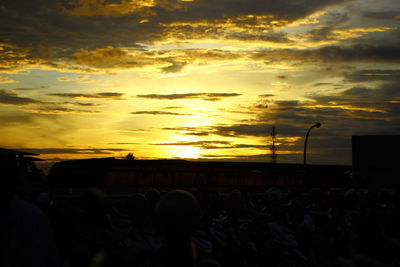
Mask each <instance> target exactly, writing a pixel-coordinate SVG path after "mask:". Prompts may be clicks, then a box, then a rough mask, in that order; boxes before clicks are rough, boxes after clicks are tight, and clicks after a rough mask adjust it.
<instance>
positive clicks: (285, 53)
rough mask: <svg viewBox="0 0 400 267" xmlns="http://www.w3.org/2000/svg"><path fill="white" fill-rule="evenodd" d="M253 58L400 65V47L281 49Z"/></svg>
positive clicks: (360, 46)
mask: <svg viewBox="0 0 400 267" xmlns="http://www.w3.org/2000/svg"><path fill="white" fill-rule="evenodd" d="M251 58H252V59H254V60H264V61H266V64H269V63H270V62H279V61H298V62H323V63H337V62H373V63H376V62H384V63H399V62H400V46H385V45H367V44H357V45H352V46H346V47H341V46H325V47H321V48H318V49H309V50H294V49H281V50H274V51H264V52H257V53H254V54H253V55H252V56H251Z"/></svg>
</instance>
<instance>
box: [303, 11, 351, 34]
mask: <svg viewBox="0 0 400 267" xmlns="http://www.w3.org/2000/svg"><path fill="white" fill-rule="evenodd" d="M348 20H349V17H348V15H347V14H346V13H329V14H328V18H326V21H324V22H322V23H321V24H319V26H318V27H317V28H314V29H312V30H311V31H309V32H308V33H307V36H308V39H309V40H311V41H321V40H325V41H326V40H334V39H335V36H334V34H332V33H333V31H334V30H336V29H337V28H339V27H340V26H342V25H343V24H344V23H346V22H347V21H348Z"/></svg>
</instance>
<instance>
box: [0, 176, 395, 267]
mask: <svg viewBox="0 0 400 267" xmlns="http://www.w3.org/2000/svg"><path fill="white" fill-rule="evenodd" d="M8 186H11V185H10V184H9V185H8ZM2 191H3V192H2V193H3V194H4V192H6V191H5V190H2ZM399 208H400V191H399V190H393V189H386V190H383V189H382V190H379V191H377V192H371V191H367V190H365V189H339V188H332V189H329V190H321V189H317V188H315V189H304V188H303V189H301V190H300V189H291V190H289V189H285V190H283V189H279V188H276V187H272V188H268V189H266V190H262V192H261V193H251V194H250V193H246V192H245V191H244V190H242V191H241V190H240V189H234V190H232V191H229V192H224V193H221V192H219V191H216V190H211V189H207V190H201V191H199V190H191V191H190V192H189V191H185V190H171V191H165V192H164V191H159V190H157V189H154V188H153V189H149V190H147V191H146V192H145V193H143V194H141V193H135V194H133V195H131V196H129V197H123V198H122V197H120V198H115V197H111V196H108V195H107V194H106V193H105V192H104V191H102V190H101V189H95V188H92V189H88V190H87V191H86V192H85V193H83V194H81V195H80V196H78V197H76V198H72V197H68V198H66V197H63V198H57V197H51V195H49V194H48V193H46V192H40V193H38V194H36V195H35V196H34V197H33V198H32V199H31V200H30V201H26V200H22V199H20V198H18V197H17V196H16V195H13V194H8V195H7V196H3V197H2V206H1V211H2V212H1V232H0V241H1V245H2V248H1V259H0V260H1V262H0V266H6V267H9V266H18V267H20V266H38V267H40V266H44V267H47V266H60V267H81V266H82V267H83V266H84V267H108V266H110V267H111V266H112V267H133V266H139V267H141V266H149V267H163V266H188V267H191V266H193V267H203V266H207V267H231V266H238V267H259V266H260V267H261V266H278V267H289V266H290V267H300V266H301V267H302V266H311V267H314V266H328V267H329V266H335V267H364V266H365V267H370V266H371V267H372V266H379V267H381V266H382V267H383V266H388V267H389V266H400V242H399V240H400V227H399V226H400V210H399Z"/></svg>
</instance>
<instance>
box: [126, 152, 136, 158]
mask: <svg viewBox="0 0 400 267" xmlns="http://www.w3.org/2000/svg"><path fill="white" fill-rule="evenodd" d="M125 159H126V160H134V159H135V156H134V155H133V153H128V154H127V155H126V156H125Z"/></svg>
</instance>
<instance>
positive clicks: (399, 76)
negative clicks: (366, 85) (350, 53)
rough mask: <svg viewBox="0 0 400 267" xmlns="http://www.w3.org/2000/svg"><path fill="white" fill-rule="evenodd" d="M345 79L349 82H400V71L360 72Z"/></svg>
mask: <svg viewBox="0 0 400 267" xmlns="http://www.w3.org/2000/svg"><path fill="white" fill-rule="evenodd" d="M346 78H347V80H348V81H349V82H369V81H385V82H393V81H399V82H400V70H362V71H358V72H354V73H351V74H348V75H347V77H346Z"/></svg>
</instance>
